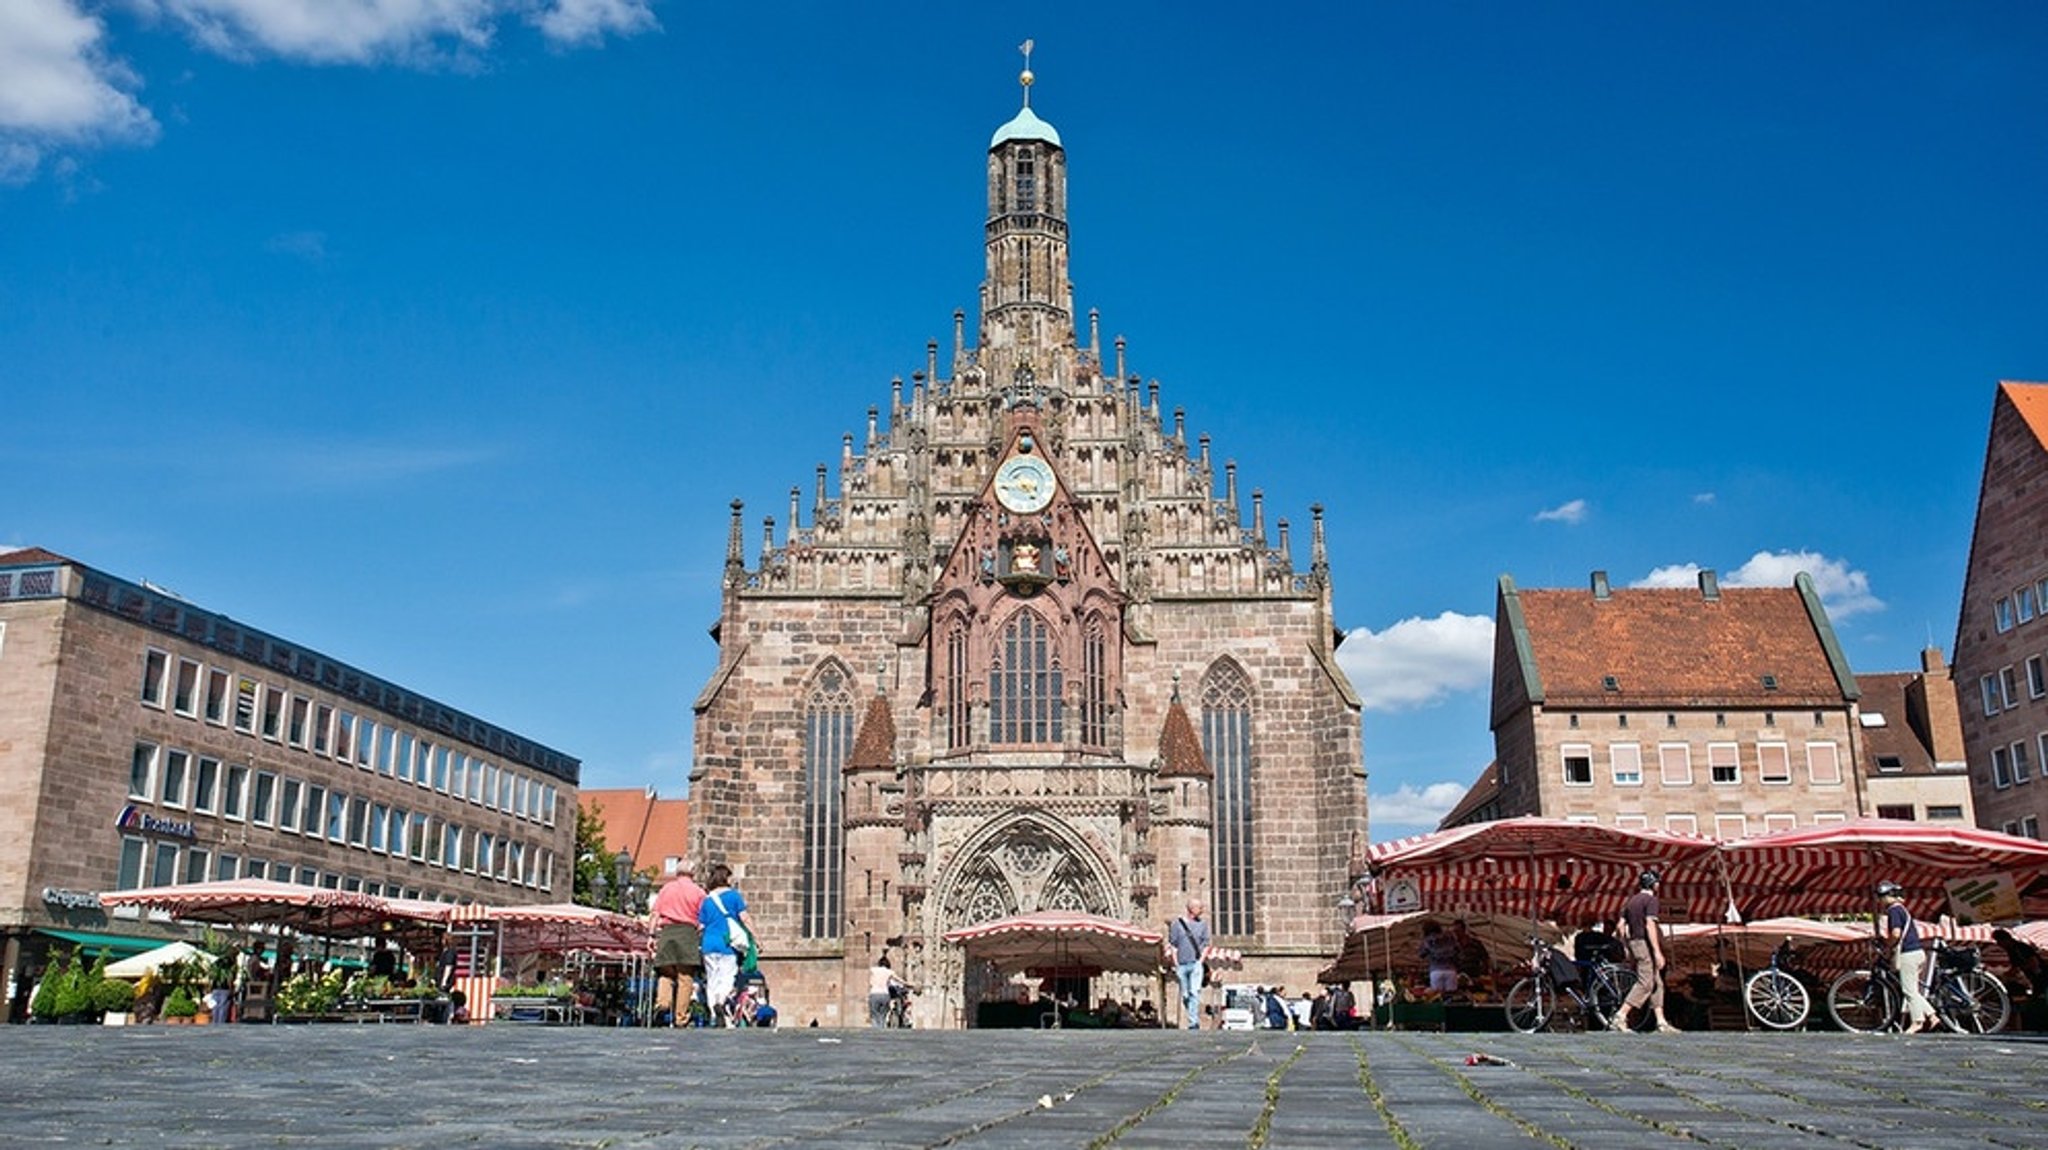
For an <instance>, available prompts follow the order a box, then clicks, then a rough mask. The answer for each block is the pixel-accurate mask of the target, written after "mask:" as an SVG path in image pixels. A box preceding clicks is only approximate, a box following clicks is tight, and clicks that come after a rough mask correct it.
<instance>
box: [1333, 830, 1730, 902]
mask: <svg viewBox="0 0 2048 1150" xmlns="http://www.w3.org/2000/svg"><path fill="white" fill-rule="evenodd" d="M1715 846H1716V844H1715V842H1714V840H1713V839H1709V838H1702V837H1699V836H1696V835H1680V834H1671V833H1668V832H1665V831H1652V830H1627V829H1623V828H1620V827H1610V826H1601V825H1598V824H1595V823H1575V822H1566V821H1564V820H1561V819H1543V818H1518V819H1502V820H1500V821H1497V822H1488V823H1473V824H1471V825H1468V826H1462V827H1452V828H1451V829H1449V830H1443V831H1437V832H1435V833H1433V834H1426V835H1415V836H1412V837H1410V838H1404V839H1395V840H1393V841H1391V842H1385V843H1380V844H1377V845H1375V846H1374V847H1372V848H1371V850H1370V851H1368V852H1367V856H1366V857H1367V860H1368V861H1369V862H1370V863H1371V865H1372V869H1373V873H1374V875H1375V877H1376V879H1377V881H1378V884H1379V888H1380V891H1381V894H1382V897H1384V896H1385V894H1386V893H1387V892H1389V891H1390V890H1392V889H1393V888H1394V887H1395V885H1396V884H1399V883H1402V882H1404V881H1405V882H1407V883H1411V884H1413V886H1414V888H1415V891H1416V893H1417V894H1418V895H1419V896H1420V898H1421V903H1422V905H1423V906H1426V907H1429V908H1430V909H1432V910H1436V911H1439V912H1467V911H1469V912H1475V913H1495V914H1520V915H1522V916H1523V917H1525V918H1530V919H1549V920H1551V921H1555V922H1560V923H1566V924H1569V925H1577V924H1578V923H1579V922H1580V921H1581V920H1582V919H1584V918H1586V917H1597V918H1603V919H1604V918H1612V917H1613V916H1614V914H1615V913H1616V912H1617V911H1618V910H1619V909H1620V906H1621V903H1622V902H1623V901H1624V900H1625V899H1627V897H1628V896H1629V895H1630V894H1631V893H1633V892H1634V891H1635V890H1636V889H1637V884H1636V880H1637V879H1638V878H1639V877H1640V876H1641V874H1642V872H1643V870H1645V869H1646V868H1650V867H1655V868H1657V869H1658V870H1660V871H1661V872H1662V873H1663V876H1664V883H1663V886H1662V887H1661V888H1660V890H1659V894H1660V896H1661V897H1662V898H1663V899H1664V901H1665V902H1666V903H1667V904H1669V905H1673V906H1680V907H1682V906H1690V907H1691V908H1692V912H1691V916H1692V917H1695V918H1704V917H1719V914H1720V910H1721V908H1722V907H1723V905H1724V904H1725V902H1726V899H1725V896H1724V895H1723V894H1722V891H1721V886H1720V882H1719V878H1718V871H1717V870H1716V868H1715V866H1714V863H1713V853H1714V849H1715Z"/></svg>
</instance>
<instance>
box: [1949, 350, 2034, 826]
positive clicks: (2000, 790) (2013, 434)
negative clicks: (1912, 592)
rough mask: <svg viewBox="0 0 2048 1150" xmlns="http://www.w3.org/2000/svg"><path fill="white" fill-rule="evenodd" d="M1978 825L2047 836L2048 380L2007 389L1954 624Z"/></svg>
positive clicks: (1999, 399) (1995, 405)
mask: <svg viewBox="0 0 2048 1150" xmlns="http://www.w3.org/2000/svg"><path fill="white" fill-rule="evenodd" d="M1955 650H1956V657H1955V672H1956V686H1957V689H1958V690H1959V692H1960V693H1961V695H1962V700H1961V702H1962V711H1963V744H1964V747H1965V749H1966V751H1967V752H1968V755H1969V762H1970V778H1971V783H1972V789H1973V791H1974V793H1975V797H1976V804H1977V821H1978V823H1979V824H1981V825H1983V826H1985V827H1988V828H1990V829H1992V830H2000V831H2005V832H2006V833H2008V834H2018V835H2025V836H2027V837H2028V838H2040V837H2041V824H2042V823H2043V822H2048V785H2043V784H2040V783H2039V782H2038V780H2039V779H2040V777H2041V772H2042V768H2043V766H2044V764H2048V669H2044V667H2043V660H2044V659H2048V384H2041V383H2001V384H1999V385H1998V394H1997V396H1996V397H1994V398H1993V400H1992V404H1991V432H1990V435H1989V438H1988V440H1987V442H1986V444H1985V448H1984V478H1983V483H1982V485H1981V486H1980V487H1979V489H1978V493H1977V525H1976V530H1975V531H1974V533H1973V534H1972V535H1971V537H1970V563H1969V567H1968V569H1967V571H1966V573H1965V575H1964V579H1963V606H1962V614H1961V616H1960V618H1958V620H1957V622H1956V648H1955Z"/></svg>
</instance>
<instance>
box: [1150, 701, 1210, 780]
mask: <svg viewBox="0 0 2048 1150" xmlns="http://www.w3.org/2000/svg"><path fill="white" fill-rule="evenodd" d="M1159 777H1160V778H1162V779H1173V778H1182V779H1187V778H1192V779H1206V778H1208V777H1209V761H1208V760H1207V759H1205V758H1203V757H1202V740H1200V739H1198V738H1196V737H1195V725H1194V724H1193V723H1192V722H1190V721H1188V712H1187V708H1185V707H1182V706H1181V705H1180V696H1179V695H1178V694H1176V695H1175V696H1174V698H1173V701H1172V702H1171V703H1168V704H1167V705H1166V725H1165V726H1164V727H1163V728H1161V729H1160V731H1159Z"/></svg>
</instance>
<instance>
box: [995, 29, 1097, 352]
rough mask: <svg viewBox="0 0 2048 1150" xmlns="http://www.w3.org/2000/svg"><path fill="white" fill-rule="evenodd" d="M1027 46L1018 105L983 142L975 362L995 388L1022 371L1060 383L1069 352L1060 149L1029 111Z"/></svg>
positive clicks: (1027, 45)
mask: <svg viewBox="0 0 2048 1150" xmlns="http://www.w3.org/2000/svg"><path fill="white" fill-rule="evenodd" d="M1033 47H1034V45H1033V43H1032V41H1030V40H1026V41H1024V43H1023V44H1021V45H1019V51H1021V52H1022V53H1023V54H1024V71H1023V72H1022V73H1020V74H1019V75H1018V77H1017V80H1018V83H1019V84H1020V85H1021V86H1022V88H1023V107H1022V108H1020V109H1019V110H1018V112H1017V114H1016V116H1014V117H1012V118H1011V120H1010V122H1009V123H1007V124H1004V125H1003V126H1002V127H1000V128H998V129H996V134H995V136H994V138H992V139H991V140H990V141H989V146H988V226H987V228H986V229H985V232H984V235H985V240H984V242H985V244H986V246H987V269H986V274H985V276H984V278H983V279H982V284H981V333H980V335H981V341H980V342H981V349H980V365H981V367H982V369H983V371H984V372H985V373H986V374H985V378H986V379H987V380H988V382H989V383H990V384H991V385H992V386H996V387H1002V386H1005V385H1008V384H1009V383H1010V382H1011V381H1012V380H1013V379H1015V378H1018V377H1020V376H1022V375H1028V376H1031V377H1034V378H1036V379H1038V380H1040V381H1043V382H1045V383H1049V384H1051V385H1052V386H1055V387H1058V386H1062V385H1063V384H1064V382H1065V379H1066V376H1067V369H1068V368H1069V367H1070V365H1071V364H1072V362H1073V359H1074V354H1075V335H1074V287H1073V284H1072V283H1071V282H1070V281H1069V280H1068V278H1067V156H1066V150H1065V149H1064V148H1062V147H1061V146H1060V134H1059V132H1058V131H1057V130H1056V129H1054V128H1053V126H1052V125H1051V124H1048V123H1046V122H1045V121H1044V120H1041V119H1039V118H1038V114H1037V113H1036V112H1033V111H1032V110H1031V87H1032V84H1033V83H1034V81H1035V80H1036V77H1035V76H1034V75H1033V73H1032V71H1031V52H1032V49H1033Z"/></svg>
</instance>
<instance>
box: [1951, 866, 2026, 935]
mask: <svg viewBox="0 0 2048 1150" xmlns="http://www.w3.org/2000/svg"><path fill="white" fill-rule="evenodd" d="M1948 909H1949V913H1950V914H1952V915H1954V916H1955V918H1956V921H1957V922H1959V923H1962V924H1963V925H1964V926H1970V925H1972V924H1975V923H1980V922H2014V921H2017V920H2018V919H2019V918H2020V891H2019V887H2018V886H2016V885H2014V883H2013V881H2012V875H2011V874H2009V873H2007V872H2005V871H1999V872H1998V873H1996V874H1988V875H1980V876H1978V877H1976V878H1952V879H1950V880H1948Z"/></svg>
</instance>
